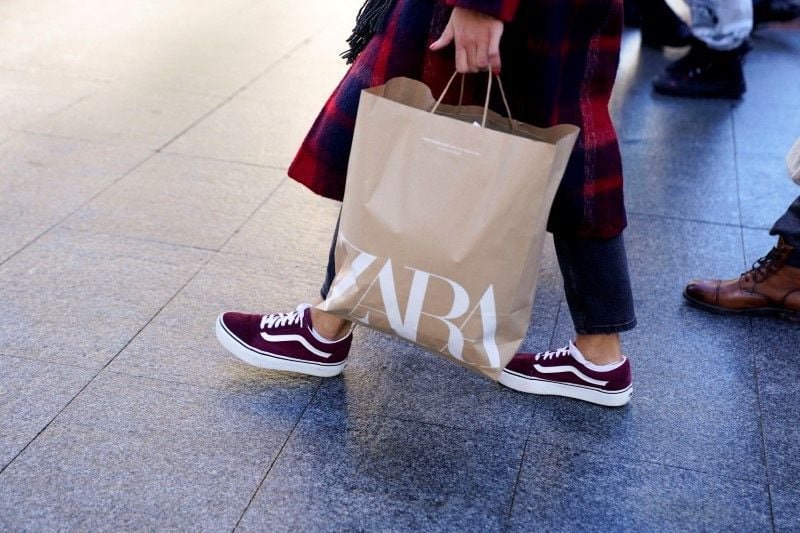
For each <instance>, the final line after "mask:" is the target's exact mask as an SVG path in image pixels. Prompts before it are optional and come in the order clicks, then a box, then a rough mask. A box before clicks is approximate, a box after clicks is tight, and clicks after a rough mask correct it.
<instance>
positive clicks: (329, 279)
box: [319, 213, 342, 300]
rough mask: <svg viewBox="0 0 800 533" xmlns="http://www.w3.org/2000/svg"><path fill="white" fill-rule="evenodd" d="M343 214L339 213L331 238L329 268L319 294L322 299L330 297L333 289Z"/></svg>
mask: <svg viewBox="0 0 800 533" xmlns="http://www.w3.org/2000/svg"><path fill="white" fill-rule="evenodd" d="M341 218H342V214H341V213H339V218H337V219H336V229H334V230H333V239H331V250H330V252H328V268H327V269H326V271H325V281H323V282H322V287H321V288H320V289H319V295H320V296H322V299H323V300H324V299H325V298H327V297H328V292H329V291H330V290H331V284H332V283H333V278H334V277H336V237H337V236H338V235H339V221H340V220H341Z"/></svg>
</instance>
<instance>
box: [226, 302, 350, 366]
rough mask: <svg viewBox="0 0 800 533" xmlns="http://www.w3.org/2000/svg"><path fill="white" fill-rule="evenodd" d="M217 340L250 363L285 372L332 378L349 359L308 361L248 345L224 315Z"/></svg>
mask: <svg viewBox="0 0 800 533" xmlns="http://www.w3.org/2000/svg"><path fill="white" fill-rule="evenodd" d="M215 330H216V333H217V340H218V341H219V342H220V344H222V346H223V347H224V348H225V349H226V350H228V351H229V352H231V353H232V354H233V355H235V356H236V357H237V358H239V359H241V360H242V361H244V362H245V363H247V364H248V365H252V366H256V367H258V368H265V369H267V370H279V371H283V372H295V373H297V374H306V375H308V376H318V377H321V378H331V377H333V376H338V375H339V374H341V373H342V370H344V366H345V364H346V363H347V360H344V361H342V362H341V363H310V362H307V361H299V360H297V359H292V358H290V357H286V356H284V355H278V354H274V353H270V352H263V351H260V350H255V349H253V348H251V347H249V346H247V345H246V344H245V343H244V342H242V341H241V340H240V339H239V338H238V337H236V335H234V334H233V333H231V332H230V331H229V330H228V328H226V327H225V324H224V323H223V322H222V315H219V317H218V318H217V325H216V328H215Z"/></svg>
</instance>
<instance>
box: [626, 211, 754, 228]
mask: <svg viewBox="0 0 800 533" xmlns="http://www.w3.org/2000/svg"><path fill="white" fill-rule="evenodd" d="M627 213H628V214H629V215H634V216H637V217H650V218H658V219H661V220H676V221H680V222H694V223H696V224H708V225H710V226H720V227H726V228H741V227H742V226H741V225H740V224H735V223H732V222H716V221H713V220H701V219H698V218H688V217H676V216H672V215H663V214H660V213H647V212H645V211H631V210H630V209H628V210H627ZM629 225H630V224H629ZM750 229H763V228H750Z"/></svg>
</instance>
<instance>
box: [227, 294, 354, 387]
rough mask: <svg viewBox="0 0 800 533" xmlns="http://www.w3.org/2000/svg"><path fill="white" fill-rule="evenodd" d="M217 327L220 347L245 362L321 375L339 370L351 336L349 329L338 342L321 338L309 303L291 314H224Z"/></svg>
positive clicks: (327, 374)
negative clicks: (314, 323)
mask: <svg viewBox="0 0 800 533" xmlns="http://www.w3.org/2000/svg"><path fill="white" fill-rule="evenodd" d="M216 330H217V339H218V340H219V342H220V343H222V346H224V347H225V349H226V350H228V351H229V352H231V353H232V354H233V355H235V356H236V357H238V358H239V359H241V360H242V361H244V362H245V363H248V364H251V365H253V366H257V367H259V368H268V369H270V370H284V371H287V372H299V373H300V374H308V375H311V376H320V377H324V378H327V377H332V376H336V375H338V374H340V373H341V372H342V370H343V369H344V365H345V363H346V362H347V353H348V352H349V351H350V341H351V340H352V339H353V333H352V332H350V333H348V334H347V336H345V337H344V338H342V339H339V340H337V341H329V340H327V339H325V338H323V337H322V335H320V334H319V333H317V332H316V331H314V328H313V327H312V325H311V306H310V305H308V304H301V305H299V306H297V310H295V311H292V312H291V313H277V314H272V315H248V314H244V313H223V314H221V315H219V318H217V327H216Z"/></svg>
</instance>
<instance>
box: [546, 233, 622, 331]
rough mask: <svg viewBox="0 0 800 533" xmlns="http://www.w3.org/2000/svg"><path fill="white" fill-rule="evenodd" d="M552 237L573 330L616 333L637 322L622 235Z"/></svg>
mask: <svg viewBox="0 0 800 533" xmlns="http://www.w3.org/2000/svg"><path fill="white" fill-rule="evenodd" d="M554 237H555V245H556V256H557V257H558V266H559V267H560V268H561V275H562V276H563V278H564V292H565V294H566V297H567V304H568V305H569V310H570V314H571V315H572V322H573V323H574V325H575V331H576V333H578V334H579V335H591V334H610V333H619V332H622V331H627V330H629V329H632V328H633V327H634V326H636V315H635V313H634V309H633V294H632V292H631V282H630V275H629V274H628V259H627V255H626V253H625V242H624V241H623V239H622V235H620V236H618V237H614V238H612V239H579V238H574V237H561V236H558V235H555V236H554Z"/></svg>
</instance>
